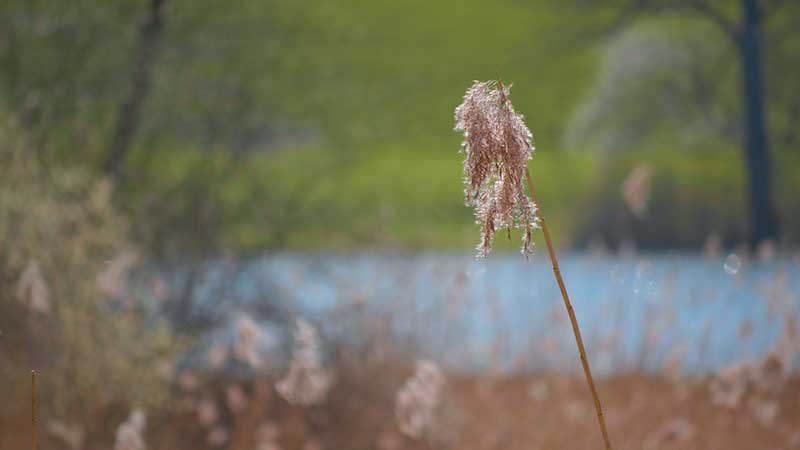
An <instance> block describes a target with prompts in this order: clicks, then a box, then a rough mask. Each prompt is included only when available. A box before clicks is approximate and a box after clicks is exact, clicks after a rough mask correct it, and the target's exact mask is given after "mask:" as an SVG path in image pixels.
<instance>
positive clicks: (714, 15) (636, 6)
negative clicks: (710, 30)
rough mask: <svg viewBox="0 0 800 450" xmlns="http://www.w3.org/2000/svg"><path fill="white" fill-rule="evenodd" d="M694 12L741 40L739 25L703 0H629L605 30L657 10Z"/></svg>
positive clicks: (621, 26)
mask: <svg viewBox="0 0 800 450" xmlns="http://www.w3.org/2000/svg"><path fill="white" fill-rule="evenodd" d="M685 11H690V12H695V13H697V14H699V15H701V16H704V17H705V18H707V19H709V20H710V21H711V22H713V23H714V24H715V25H717V26H718V27H719V28H720V30H722V32H723V33H725V35H726V36H728V37H729V38H731V40H733V41H734V42H735V43H737V44H738V43H739V41H740V40H741V33H740V31H739V25H738V24H737V23H736V22H735V21H733V20H731V19H730V18H729V17H728V16H726V15H725V14H724V13H723V12H722V11H721V10H719V9H718V8H716V7H714V6H712V5H711V4H710V3H708V2H706V1H704V0H630V1H628V2H626V3H625V4H624V5H623V6H621V7H620V10H619V13H618V14H617V15H616V17H615V18H614V20H613V21H612V23H611V25H610V26H609V27H607V29H606V31H607V32H609V31H610V32H613V31H616V30H619V29H621V28H625V27H627V26H628V25H630V24H631V23H632V22H633V21H634V20H636V19H637V18H638V17H639V16H640V15H643V14H648V13H658V12H685Z"/></svg>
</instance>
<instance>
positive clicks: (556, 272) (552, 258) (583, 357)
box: [525, 167, 611, 450]
mask: <svg viewBox="0 0 800 450" xmlns="http://www.w3.org/2000/svg"><path fill="white" fill-rule="evenodd" d="M525 177H526V179H527V181H528V190H529V191H530V193H531V199H532V200H533V202H534V203H535V204H536V206H537V215H538V217H539V226H540V227H541V228H542V234H543V235H544V241H545V243H546V244H547V252H548V253H549V254H550V262H551V263H553V274H554V275H555V277H556V282H557V283H558V288H559V289H560V290H561V297H562V298H563V299H564V306H566V308H567V314H569V321H570V323H571V324H572V332H573V334H575V341H576V342H577V344H578V352H579V353H580V355H581V364H582V365H583V373H584V375H586V383H587V384H588V385H589V390H590V391H591V392H592V399H593V400H594V409H595V411H596V412H597V422H598V423H599V424H600V431H601V432H602V433H603V442H604V443H605V446H606V450H611V441H610V440H609V439H608V430H606V421H605V419H604V418H603V407H602V405H601V404H600V397H599V396H598V395H597V388H595V385H594V378H592V370H591V369H590V368H589V359H588V358H587V357H586V349H585V348H584V347H583V338H581V330H580V328H579V327H578V319H576V318H575V311H574V310H573V309H572V303H571V302H570V301H569V295H567V288H566V286H565V285H564V279H563V278H562V277H561V270H560V269H559V268H558V259H557V258H556V252H555V250H553V243H552V242H551V240H550V232H549V231H548V230H547V223H545V221H544V215H543V214H542V209H541V206H540V205H539V200H537V198H536V192H534V190H533V182H531V173H530V171H529V170H528V168H527V167H526V168H525Z"/></svg>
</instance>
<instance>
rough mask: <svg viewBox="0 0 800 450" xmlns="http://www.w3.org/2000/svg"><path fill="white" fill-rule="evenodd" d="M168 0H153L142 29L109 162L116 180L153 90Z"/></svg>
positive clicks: (107, 169) (108, 172)
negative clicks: (153, 75) (153, 76)
mask: <svg viewBox="0 0 800 450" xmlns="http://www.w3.org/2000/svg"><path fill="white" fill-rule="evenodd" d="M166 4H167V0H150V5H149V7H148V11H147V15H146V17H145V19H144V21H143V22H142V25H141V27H140V29H139V47H138V49H137V50H136V56H135V57H134V63H133V67H132V72H133V76H132V77H131V90H130V92H129V93H128V98H127V99H126V100H125V102H124V103H123V104H122V107H121V109H120V112H119V118H118V119H117V125H116V129H115V131H114V135H113V137H112V141H111V146H110V147H109V149H108V155H107V157H106V162H105V173H106V175H107V176H108V177H109V178H110V179H111V181H112V183H114V184H116V183H118V182H119V180H120V178H121V177H122V170H123V165H124V163H125V155H126V154H127V152H128V149H129V148H130V146H131V141H132V140H133V137H134V135H135V134H136V131H137V129H138V128H139V122H140V120H141V119H140V116H141V110H142V103H143V102H144V101H145V99H146V97H147V95H148V93H149V92H150V78H151V76H152V75H151V74H152V67H153V64H155V58H156V55H157V52H158V48H159V47H160V44H161V35H162V28H163V26H164V25H163V22H164V8H165V6H166Z"/></svg>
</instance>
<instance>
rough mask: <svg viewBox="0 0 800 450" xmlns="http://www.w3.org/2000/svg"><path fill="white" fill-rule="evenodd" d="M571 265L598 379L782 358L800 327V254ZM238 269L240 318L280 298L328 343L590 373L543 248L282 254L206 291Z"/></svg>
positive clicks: (221, 272)
mask: <svg viewBox="0 0 800 450" xmlns="http://www.w3.org/2000/svg"><path fill="white" fill-rule="evenodd" d="M560 262H561V270H562V273H563V275H564V278H565V281H566V284H567V288H568V291H569V294H570V297H571V299H572V302H573V305H574V308H575V311H576V314H577V318H578V321H579V323H580V326H581V330H582V332H583V335H584V340H585V342H586V345H587V350H588V352H589V355H590V360H591V363H592V366H593V368H594V370H595V371H596V372H598V373H600V374H608V373H613V372H621V371H629V370H637V369H645V370H661V369H663V368H665V367H671V368H673V369H677V370H681V371H683V372H692V373H699V372H706V371H709V370H714V369H717V368H720V367H723V366H725V365H727V364H730V363H733V362H737V361H741V360H743V359H755V358H758V357H760V356H762V355H764V354H765V353H766V352H768V351H770V350H771V349H773V348H774V346H775V344H776V342H777V340H778V339H779V337H780V335H781V332H782V330H783V329H784V325H785V323H786V321H787V318H789V317H795V318H797V317H799V316H798V311H800V300H799V298H800V297H798V293H799V292H800V264H799V263H798V258H788V257H779V258H774V259H772V260H770V261H768V262H753V261H747V260H744V259H741V258H739V257H738V256H737V255H734V254H726V255H722V256H718V257H712V258H709V257H703V256H701V255H693V254H677V253H675V254H654V255H635V256H633V255H632V256H627V257H618V256H609V255H591V254H578V253H572V254H569V253H565V254H564V255H562V256H561V261H560ZM234 272H235V274H236V275H235V277H234V279H235V281H234V282H233V283H232V284H231V285H230V287H229V288H228V289H227V290H226V291H225V296H226V298H232V299H234V304H235V305H236V308H234V309H236V310H238V309H239V308H241V309H242V310H246V309H248V308H250V307H252V306H254V305H258V304H259V303H260V302H264V301H270V302H277V303H278V304H279V305H280V306H281V307H283V308H284V309H286V310H288V311H290V312H291V314H293V315H297V316H304V317H306V318H307V319H308V320H310V321H312V322H313V323H316V324H318V325H319V326H320V328H321V331H322V333H323V335H328V336H337V337H339V338H347V337H348V335H350V337H354V336H358V335H359V334H362V335H363V333H364V330H365V329H367V328H369V329H370V330H372V331H374V329H375V326H376V325H375V323H379V324H381V326H384V327H385V328H387V329H389V330H391V331H392V332H393V334H394V335H396V336H399V337H402V338H404V339H406V340H407V341H408V342H410V343H412V344H413V345H415V346H417V347H418V348H419V351H420V353H421V354H422V355H423V356H426V357H429V358H432V359H434V360H436V361H438V362H440V363H441V364H443V365H445V366H449V367H452V368H458V369H473V368H477V369H496V370H512V369H554V370H575V369H577V368H578V367H579V366H578V365H579V360H578V357H577V351H576V350H575V344H574V338H573V336H572V331H571V328H570V325H569V322H568V320H567V316H566V312H565V309H564V305H563V302H562V300H561V296H560V294H559V291H558V287H557V285H556V282H555V279H554V277H553V273H552V270H551V267H550V262H549V260H548V259H547V255H546V253H544V252H543V251H541V250H540V252H539V253H538V254H537V256H536V257H535V258H534V260H533V261H531V262H525V260H524V259H523V258H522V257H521V256H519V255H516V254H513V255H512V254H507V255H503V254H500V255H493V256H491V257H489V258H487V259H485V260H480V261H476V260H474V258H473V255H472V254H466V253H464V254H455V253H454V254H442V253H420V254H383V253H381V254H270V255H264V256H261V257H258V258H254V259H250V260H248V261H247V262H241V261H239V262H232V261H227V262H223V263H217V264H212V265H210V266H209V269H208V270H207V273H206V275H205V276H204V277H203V278H204V279H205V282H204V284H203V285H202V286H201V287H200V288H199V289H198V290H197V295H198V296H201V297H206V298H207V302H211V303H215V302H216V297H218V296H219V295H220V294H219V289H217V287H216V285H215V283H217V281H218V280H221V279H224V278H225V279H229V278H230V276H228V275H230V274H231V273H234ZM226 274H228V275H226ZM226 277H227V278H226ZM215 280H217V281H215ZM207 302H202V303H205V304H208V303H207ZM225 304H226V305H227V306H225V311H226V312H227V313H230V312H231V311H232V309H231V307H230V304H231V303H230V302H228V303H225ZM355 318H361V319H363V321H361V322H359V321H358V320H355ZM370 321H371V322H370ZM368 322H369V323H368ZM361 327H367V328H361ZM370 327H371V328H370Z"/></svg>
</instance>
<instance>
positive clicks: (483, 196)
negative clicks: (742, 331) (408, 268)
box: [455, 81, 611, 450]
mask: <svg viewBox="0 0 800 450" xmlns="http://www.w3.org/2000/svg"><path fill="white" fill-rule="evenodd" d="M510 89H511V87H510V86H504V85H503V83H502V82H500V81H483V82H481V81H475V82H474V83H473V85H472V86H471V87H470V88H469V89H467V92H466V94H465V95H464V101H463V102H462V103H461V104H460V105H459V106H458V107H457V108H456V111H455V116H456V126H455V129H456V130H457V131H463V132H464V142H463V143H462V145H461V151H462V152H463V153H464V154H465V156H466V157H465V159H464V185H465V188H464V192H465V195H466V200H467V205H468V206H472V207H473V208H474V210H475V218H476V220H477V222H478V223H479V224H480V225H481V227H482V231H481V241H480V244H478V248H477V250H478V257H485V256H486V255H487V254H488V253H489V252H490V251H491V249H492V239H493V236H494V233H495V231H496V230H497V229H502V228H508V230H509V235H510V234H511V227H512V225H516V226H517V227H520V228H522V229H523V230H524V234H523V236H522V254H523V255H525V257H526V258H529V257H530V255H531V254H532V252H533V242H532V239H531V233H532V231H533V229H534V228H537V227H539V228H541V229H542V234H543V235H544V240H545V243H546V244H547V251H548V253H549V254H550V262H551V263H552V265H553V275H555V278H556V282H557V283H558V288H559V290H560V291H561V297H562V298H563V299H564V306H565V307H566V308H567V313H568V314H569V319H570V323H571V324H572V331H573V334H574V335H575V341H576V343H577V345H578V352H579V353H580V357H581V364H582V366H583V372H584V375H585V376H586V383H587V384H588V385H589V390H590V391H591V393H592V399H593V400H594V406H595V411H596V413H597V421H598V423H599V425H600V431H601V433H602V435H603V443H604V444H605V448H606V450H611V442H610V440H609V438H608V431H607V430H606V424H605V419H604V418H603V408H602V405H601V404H600V397H599V396H598V395H597V389H596V388H595V385H594V379H593V378H592V372H591V369H590V367H589V360H588V358H587V357H586V350H585V348H584V346H583V338H581V332H580V328H579V327H578V320H577V319H576V317H575V311H574V310H573V308H572V303H571V302H570V300H569V295H568V294H567V288H566V286H565V285H564V279H563V278H562V276H561V270H560V269H559V267H558V259H557V258H556V254H555V251H554V249H553V244H552V242H551V239H550V233H549V231H548V229H547V224H546V222H545V220H544V217H543V216H542V211H541V209H539V207H538V201H537V199H536V192H535V191H534V189H533V182H532V180H531V175H530V172H529V171H528V160H530V159H531V157H532V154H533V150H534V146H533V135H532V134H531V132H530V130H529V129H528V127H527V126H526V125H525V122H524V121H523V117H522V116H521V115H519V114H517V113H516V112H515V111H514V107H513V106H512V105H511V100H510V99H509V94H510ZM523 176H524V177H525V180H526V181H527V183H528V191H529V192H530V194H531V195H530V197H528V196H527V195H526V194H525V191H524V187H523V182H522V178H523Z"/></svg>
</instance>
